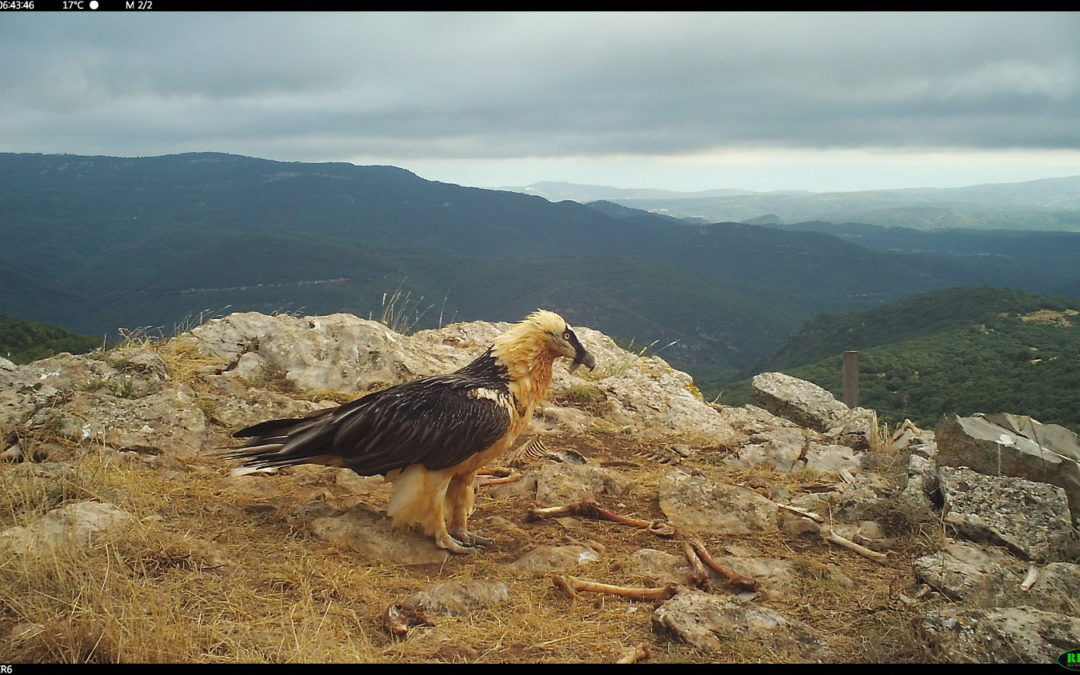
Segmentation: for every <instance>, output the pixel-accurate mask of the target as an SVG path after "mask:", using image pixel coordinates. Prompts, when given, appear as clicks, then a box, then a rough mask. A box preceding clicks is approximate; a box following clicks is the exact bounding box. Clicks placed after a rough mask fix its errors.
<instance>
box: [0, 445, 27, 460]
mask: <svg viewBox="0 0 1080 675" xmlns="http://www.w3.org/2000/svg"><path fill="white" fill-rule="evenodd" d="M0 457H2V458H3V460H4V461H5V462H21V461H23V451H22V448H21V447H19V444H18V443H16V444H15V445H13V446H11V447H10V448H8V449H7V450H5V451H4V452H2V453H0Z"/></svg>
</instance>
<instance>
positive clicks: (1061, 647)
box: [919, 607, 1080, 663]
mask: <svg viewBox="0 0 1080 675" xmlns="http://www.w3.org/2000/svg"><path fill="white" fill-rule="evenodd" d="M919 627H920V628H921V631H922V634H923V636H924V637H925V640H926V643H927V645H928V646H929V647H930V649H931V651H932V653H934V654H935V655H936V657H937V659H938V660H940V661H942V662H945V663H1053V662H1054V661H1055V660H1056V659H1057V657H1058V655H1059V654H1061V652H1063V651H1065V650H1066V649H1069V648H1071V647H1073V646H1074V645H1080V618H1077V617H1075V616H1069V615H1066V614H1058V613H1055V612H1045V611H1043V610H1040V609H1032V608H1030V607H1008V608H995V609H981V608H970V609H951V608H948V609H938V610H933V611H930V612H927V614H926V615H925V617H924V618H923V620H922V622H921V624H920V626H919Z"/></svg>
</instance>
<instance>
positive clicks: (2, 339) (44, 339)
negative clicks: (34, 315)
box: [0, 314, 103, 363]
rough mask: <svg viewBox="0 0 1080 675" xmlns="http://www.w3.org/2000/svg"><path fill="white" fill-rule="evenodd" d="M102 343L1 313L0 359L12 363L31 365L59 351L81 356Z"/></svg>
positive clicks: (55, 327)
mask: <svg viewBox="0 0 1080 675" xmlns="http://www.w3.org/2000/svg"><path fill="white" fill-rule="evenodd" d="M102 344H103V340H102V339H101V338H98V337H93V336H91V335H76V334H74V333H69V332H68V331H66V330H64V329H63V328H60V327H59V326H47V325H43V324H40V323H34V322H32V321H24V320H22V319H14V318H12V317H9V316H4V315H3V314H0V356H2V357H4V358H5V359H7V360H8V361H11V362H13V363H29V362H31V361H35V360H37V359H43V358H45V357H46V356H52V355H53V354H56V353H57V352H71V353H72V354H82V353H84V352H88V351H90V350H91V349H93V348H94V347H100V346H102Z"/></svg>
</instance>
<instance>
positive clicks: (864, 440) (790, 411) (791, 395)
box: [752, 373, 877, 450]
mask: <svg viewBox="0 0 1080 675" xmlns="http://www.w3.org/2000/svg"><path fill="white" fill-rule="evenodd" d="M752 385H753V388H754V396H755V397H756V398H757V400H758V401H759V402H760V403H761V405H763V406H764V407H765V408H766V409H767V410H768V411H769V412H771V413H772V414H774V415H779V416H780V417H784V418H786V419H789V420H791V421H792V422H795V423H796V424H798V425H799V426H803V427H806V428H808V429H813V430H815V431H820V432H822V433H824V434H825V436H826V437H827V438H829V439H830V440H834V441H835V442H837V443H840V444H841V445H847V446H849V447H852V448H855V449H858V450H865V449H867V448H868V447H869V446H870V437H871V434H873V433H875V432H876V430H877V415H876V414H875V413H874V411H872V410H867V409H865V408H848V407H847V406H846V405H844V404H843V403H841V402H839V401H837V400H836V397H834V396H833V395H832V394H831V393H829V392H828V391H827V390H825V389H822V388H821V387H819V386H817V385H816V384H813V383H811V382H807V381H805V380H800V379H798V378H795V377H792V376H790V375H785V374H784V373H761V374H760V375H755V376H754V379H753V381H752Z"/></svg>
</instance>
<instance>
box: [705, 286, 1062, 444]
mask: <svg viewBox="0 0 1080 675" xmlns="http://www.w3.org/2000/svg"><path fill="white" fill-rule="evenodd" d="M846 350H858V351H859V403H860V405H862V406H863V407H866V408H871V409H874V410H876V411H877V412H878V414H879V416H880V417H881V419H882V420H883V421H885V422H888V423H890V424H897V423H899V422H900V421H902V420H903V419H904V418H909V419H911V420H912V421H913V422H915V423H916V424H918V425H919V426H921V427H923V428H933V427H934V426H935V425H936V424H937V423H938V422H940V421H941V419H942V418H943V417H944V416H947V415H952V414H960V415H970V414H973V413H976V412H985V413H991V412H1012V413H1019V414H1025V415H1030V416H1032V417H1034V418H1035V419H1038V420H1040V421H1042V422H1048V423H1055V424H1061V425H1064V426H1067V427H1070V428H1071V429H1073V430H1074V431H1080V303H1077V302H1076V301H1071V300H1067V299H1064V298H1056V297H1052V296H1045V295H1036V294H1033V293H1026V292H1024V291H1017V290H1013V289H1003V288H987V287H981V288H955V289H949V290H947V291H941V292H935V293H927V294H923V295H920V296H917V297H915V298H910V299H908V300H904V301H902V302H897V303H891V304H890V305H886V306H883V307H878V308H875V309H873V310H866V311H860V312H850V313H846V314H839V315H823V316H819V317H817V318H815V319H813V320H811V321H810V322H808V323H807V324H805V325H804V326H803V327H802V328H801V329H799V330H798V331H796V333H795V334H794V335H793V336H792V338H790V340H789V342H788V343H787V344H786V345H784V346H783V347H782V348H781V349H780V350H778V352H777V355H776V356H775V357H774V359H777V361H774V362H773V365H777V364H778V363H779V364H785V365H783V366H782V367H777V368H770V367H768V365H769V364H766V365H765V367H763V368H762V370H781V371H782V372H785V373H788V374H790V375H792V376H795V377H798V378H801V379H804V380H808V381H810V382H814V383H815V384H817V385H819V386H822V387H824V388H826V389H828V390H829V391H831V392H832V393H834V394H835V395H836V396H837V398H839V397H840V396H841V391H842V388H841V372H842V365H841V359H842V353H843V352H844V351H846ZM825 352H828V353H831V354H832V355H831V356H828V357H824V358H821V354H822V353H825ZM752 400H753V396H752V393H751V387H750V380H742V381H740V382H737V383H734V384H732V385H729V386H728V387H727V388H726V389H725V391H724V392H723V394H722V395H721V397H720V402H721V403H724V404H740V403H748V402H751V401H752Z"/></svg>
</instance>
